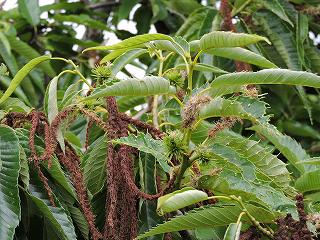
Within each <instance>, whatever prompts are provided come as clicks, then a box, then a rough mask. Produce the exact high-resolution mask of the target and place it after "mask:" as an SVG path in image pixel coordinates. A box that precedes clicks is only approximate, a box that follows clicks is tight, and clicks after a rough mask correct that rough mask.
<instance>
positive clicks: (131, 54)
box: [101, 49, 148, 75]
mask: <svg viewBox="0 0 320 240" xmlns="http://www.w3.org/2000/svg"><path fill="white" fill-rule="evenodd" d="M147 52H148V51H147V50H145V49H134V50H130V51H128V52H126V53H124V54H123V55H121V56H119V57H118V58H117V59H116V60H114V62H113V65H112V73H113V74H114V75H116V74H117V73H118V72H119V71H121V69H122V68H124V67H125V66H126V65H127V64H128V63H130V62H132V61H133V60H134V59H136V58H138V57H139V56H141V55H142V54H145V53H147ZM101 62H103V59H102V60H101Z"/></svg>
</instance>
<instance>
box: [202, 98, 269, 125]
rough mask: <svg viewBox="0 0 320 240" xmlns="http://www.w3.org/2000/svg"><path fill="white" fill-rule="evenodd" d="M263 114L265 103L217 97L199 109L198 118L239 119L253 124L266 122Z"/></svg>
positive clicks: (250, 99) (249, 99) (266, 119)
mask: <svg viewBox="0 0 320 240" xmlns="http://www.w3.org/2000/svg"><path fill="white" fill-rule="evenodd" d="M265 114H266V103H265V102H262V101H257V100H255V99H253V98H248V97H238V98H236V99H233V100H230V99H224V98H221V97H217V98H214V99H213V100H211V101H210V102H209V103H208V104H206V105H205V106H203V107H202V108H201V110H200V112H199V118H200V119H206V118H211V117H239V118H242V119H248V120H251V121H253V122H260V121H261V122H266V121H268V117H266V116H265Z"/></svg>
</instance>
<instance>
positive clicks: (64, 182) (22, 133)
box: [16, 128, 77, 199]
mask: <svg viewBox="0 0 320 240" xmlns="http://www.w3.org/2000/svg"><path fill="white" fill-rule="evenodd" d="M16 134H17V137H18V138H19V143H20V145H21V147H22V148H23V150H24V152H25V154H26V156H27V158H29V157H30V155H31V150H30V146H29V135H30V132H29V131H28V130H26V129H22V128H20V129H16ZM35 140H36V149H37V152H39V153H40V154H41V153H43V151H44V149H43V147H42V146H43V142H42V140H41V139H40V138H38V137H36V139H35ZM51 162H52V166H51V168H50V169H49V168H48V166H47V164H46V163H42V166H43V167H44V168H45V169H46V170H47V171H48V173H49V174H50V175H51V177H52V179H53V180H54V181H56V182H57V183H58V184H60V185H61V186H62V187H63V188H64V189H65V190H66V191H67V192H68V193H69V194H70V195H71V196H73V197H74V199H76V198H77V197H76V192H75V190H74V188H73V186H72V184H71V183H70V180H69V179H68V177H67V176H66V174H65V173H64V172H63V170H62V168H61V166H60V163H59V160H58V159H57V158H56V157H55V156H53V157H52V158H51Z"/></svg>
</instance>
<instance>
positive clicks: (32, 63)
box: [0, 55, 51, 104]
mask: <svg viewBox="0 0 320 240" xmlns="http://www.w3.org/2000/svg"><path fill="white" fill-rule="evenodd" d="M50 58H51V56H49V55H44V56H41V57H37V58H35V59H33V60H31V61H30V62H28V63H27V64H26V65H24V66H23V67H22V68H21V69H20V70H19V71H18V72H17V74H16V75H15V76H14V78H13V79H12V81H11V83H10V86H9V88H8V89H7V90H6V91H5V93H4V94H3V95H2V97H1V98H0V104H1V103H3V102H4V101H5V100H6V99H8V97H10V95H11V94H12V93H13V92H14V90H15V89H16V88H17V87H18V86H19V84H20V83H21V81H22V80H23V79H24V78H25V77H26V76H27V75H28V73H29V72H30V71H31V70H32V69H33V68H34V67H36V66H37V65H38V64H40V63H42V62H44V61H46V60H49V59H50Z"/></svg>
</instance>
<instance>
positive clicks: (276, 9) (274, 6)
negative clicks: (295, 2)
mask: <svg viewBox="0 0 320 240" xmlns="http://www.w3.org/2000/svg"><path fill="white" fill-rule="evenodd" d="M262 4H263V5H264V6H265V8H266V9H269V10H270V11H271V12H273V13H274V14H276V15H277V16H278V17H279V18H281V19H282V20H283V21H285V22H287V23H289V24H290V25H291V26H292V27H293V26H294V25H293V23H292V22H291V21H290V19H289V17H288V16H287V14H286V12H285V10H284V9H283V7H282V5H281V4H280V3H279V2H278V0H262Z"/></svg>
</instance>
